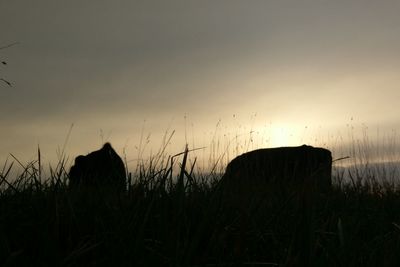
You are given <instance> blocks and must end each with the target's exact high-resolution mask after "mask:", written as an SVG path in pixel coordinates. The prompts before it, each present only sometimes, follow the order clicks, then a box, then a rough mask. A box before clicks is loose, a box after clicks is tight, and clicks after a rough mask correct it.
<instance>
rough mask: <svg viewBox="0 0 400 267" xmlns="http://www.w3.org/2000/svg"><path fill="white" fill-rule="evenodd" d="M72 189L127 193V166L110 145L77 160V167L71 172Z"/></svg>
mask: <svg viewBox="0 0 400 267" xmlns="http://www.w3.org/2000/svg"><path fill="white" fill-rule="evenodd" d="M69 186H70V188H71V189H73V190H76V189H92V188H97V189H106V190H107V189H112V190H114V189H115V190H117V191H125V188H126V171H125V166H124V163H123V161H122V159H121V158H120V156H118V154H117V153H116V152H115V150H114V149H113V148H112V147H111V144H110V143H105V144H104V146H103V147H102V148H101V149H100V150H97V151H93V152H91V153H89V154H88V155H86V156H82V155H80V156H78V157H76V158H75V165H74V166H72V167H71V170H70V172H69Z"/></svg>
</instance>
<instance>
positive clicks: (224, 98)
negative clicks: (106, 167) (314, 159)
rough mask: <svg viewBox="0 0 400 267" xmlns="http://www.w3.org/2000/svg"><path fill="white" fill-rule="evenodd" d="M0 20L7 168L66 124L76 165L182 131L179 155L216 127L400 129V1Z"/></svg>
mask: <svg viewBox="0 0 400 267" xmlns="http://www.w3.org/2000/svg"><path fill="white" fill-rule="evenodd" d="M0 13H1V14H0V29H1V31H0V33H1V35H0V47H1V46H6V45H8V44H11V43H14V42H18V44H17V45H14V46H12V47H9V48H6V49H2V50H0V59H1V60H2V61H6V62H7V63H8V64H7V65H1V66H0V67H1V68H0V78H4V79H6V80H8V81H10V82H12V84H13V87H9V86H7V85H6V84H5V83H3V84H0V101H1V102H0V127H1V131H0V140H1V142H0V160H2V161H4V160H5V158H6V157H7V156H8V155H9V153H13V154H15V155H16V156H17V157H20V158H21V159H22V160H29V159H30V158H31V157H33V156H34V154H35V150H36V147H37V145H40V146H41V148H42V150H45V152H46V157H47V158H46V159H49V160H51V159H52V158H54V157H55V155H56V149H57V147H62V146H63V144H64V141H65V139H66V137H67V134H68V130H69V128H70V126H71V124H74V126H73V129H72V132H71V135H70V138H69V141H68V144H67V153H68V154H69V155H70V156H71V157H73V156H75V155H76V154H77V153H82V154H86V153H88V152H90V151H91V150H94V149H97V148H98V147H99V146H100V145H101V143H102V142H104V141H110V142H111V143H112V144H113V145H114V147H115V148H116V150H117V151H118V152H119V153H121V152H122V150H123V148H124V147H125V148H126V150H127V153H128V155H129V158H130V159H134V158H135V155H136V154H137V150H135V146H137V145H138V144H139V137H140V135H141V131H142V130H141V129H142V128H143V127H144V133H145V135H146V136H147V134H148V133H150V134H151V142H150V144H149V149H148V150H149V152H150V150H152V151H156V150H157V149H158V148H159V146H160V142H161V139H162V134H163V133H164V132H166V131H167V130H170V131H172V130H176V134H175V136H174V139H173V145H171V147H170V149H171V153H178V152H179V151H180V150H181V149H182V148H183V146H184V144H185V142H186V141H185V135H186V140H187V141H188V142H189V143H190V144H191V145H192V146H202V145H205V144H209V143H210V142H211V141H212V138H213V136H214V135H215V131H217V132H218V136H219V138H227V139H230V138H231V137H233V136H235V134H238V133H239V134H243V135H244V136H245V133H246V132H250V130H254V131H255V132H256V133H257V138H259V139H258V141H257V142H258V143H257V144H256V146H280V145H300V144H302V143H305V142H307V143H309V144H312V145H321V144H322V145H324V144H325V143H327V142H331V141H332V140H336V141H335V142H338V141H337V140H340V138H339V137H340V136H346V135H348V129H349V125H350V126H352V125H353V126H355V128H357V127H361V128H362V127H363V126H361V125H364V126H368V127H369V129H371V128H372V129H373V130H372V131H373V132H374V133H375V132H376V129H378V131H380V133H381V135H382V136H383V135H384V134H386V131H391V130H397V129H399V127H400V112H399V111H400V107H399V104H398V103H399V100H400V83H399V80H400V75H399V73H400V72H399V71H400V49H399V47H400V16H399V14H400V1H395V0H393V1H390V0H381V1H372V0H371V1H368V0H363V1H361V0H360V1H329V0H326V1H324V0H319V1H317V0H314V1H300V0H291V1H285V0H276V1H273V0H264V1H261V0H260V1H256V0H248V1H244V0H242V1H239V0H213V1H211V0H210V1H208V0H201V1H200V0H198V1H190V0H181V1H175V0H173V1H172V0H168V1H164V0H158V1H150V0H145V1H134V0H130V1H116V0H113V1H99V0H97V1H82V0H80V1H73V0H69V1H59V0H35V1H27V0H24V1H21V0H2V1H1V2H0ZM144 121H145V122H144ZM219 121H220V122H219ZM218 122H219V123H218ZM216 129H217V130H216ZM357 129H358V128H357ZM328 136H329V137H328ZM253 137H254V136H253ZM245 140H248V139H245ZM240 142H246V141H240ZM241 145H244V144H243V143H241ZM326 145H327V146H329V145H332V144H331V143H329V144H326Z"/></svg>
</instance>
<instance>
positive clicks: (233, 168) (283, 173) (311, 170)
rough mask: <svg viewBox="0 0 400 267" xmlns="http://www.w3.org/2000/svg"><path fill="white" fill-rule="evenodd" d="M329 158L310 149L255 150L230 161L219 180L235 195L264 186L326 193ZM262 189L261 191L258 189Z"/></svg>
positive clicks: (318, 150) (321, 149) (330, 165)
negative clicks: (306, 185) (313, 188)
mask: <svg viewBox="0 0 400 267" xmlns="http://www.w3.org/2000/svg"><path fill="white" fill-rule="evenodd" d="M331 170H332V155H331V152H330V151H329V150H327V149H324V148H316V147H312V146H306V145H303V146H299V147H278V148H268V149H258V150H254V151H251V152H248V153H245V154H242V155H240V156H238V157H236V158H235V159H233V160H232V161H231V162H230V163H229V164H228V166H227V168H226V172H225V174H224V176H223V177H222V180H221V182H222V184H223V187H228V188H229V189H234V190H235V191H237V190H240V191H243V190H248V188H253V189H256V190H263V188H262V186H263V185H275V186H280V187H282V188H285V187H292V186H299V185H303V184H308V185H310V186H313V187H316V188H319V189H322V190H325V189H329V188H330V187H331V185H332V181H331ZM260 186H261V187H260Z"/></svg>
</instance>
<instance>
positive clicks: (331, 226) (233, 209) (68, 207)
mask: <svg viewBox="0 0 400 267" xmlns="http://www.w3.org/2000/svg"><path fill="white" fill-rule="evenodd" d="M34 166H35V165H34V164H31V165H29V166H28V167H27V168H26V169H25V172H24V173H23V174H22V175H21V176H20V177H18V179H16V180H14V181H13V183H11V182H9V181H8V179H7V168H5V170H3V172H2V177H1V184H0V185H1V187H2V191H1V195H0V214H1V215H0V265H1V266H94V265H100V266H238V265H244V266H285V265H286V266H290V265H309V266H400V265H399V264H400V253H399V250H400V212H399V211H400V192H398V191H397V190H395V189H393V188H384V187H382V186H379V185H378V184H375V183H352V184H348V185H343V184H342V185H338V186H337V187H336V188H334V189H333V190H332V191H331V192H325V193H321V194H315V195H313V196H312V198H309V197H307V196H305V195H304V194H301V193H297V192H294V193H293V194H289V195H287V194H286V195H285V196H283V195H282V194H280V192H276V191H275V189H271V188H270V189H266V190H265V192H263V193H262V194H261V195H258V196H259V197H254V198H253V199H251V200H249V201H246V202H242V201H241V200H240V199H239V201H233V202H229V201H227V200H226V199H224V198H222V197H221V194H220V192H219V188H218V186H217V180H218V177H216V176H212V175H209V176H206V175H202V176H196V175H194V174H193V173H187V172H186V171H185V168H184V167H183V168H182V169H181V172H180V173H178V174H177V175H176V176H172V173H171V170H172V169H168V168H164V169H162V168H161V169H159V170H156V169H147V170H145V169H143V171H140V172H139V174H138V175H137V177H136V179H132V180H134V182H131V183H130V186H129V190H128V192H127V193H124V194H108V193H107V192H99V191H95V190H91V191H86V192H80V193H77V192H69V191H68V189H67V184H66V180H67V178H66V173H65V170H64V168H63V164H62V163H61V164H60V165H59V166H57V168H56V170H54V171H53V172H52V173H51V175H50V178H49V179H47V180H44V181H43V179H42V177H41V176H42V174H41V173H40V171H39V170H40V167H39V168H35V167H34ZM183 166H184V165H183ZM174 181H175V182H174ZM176 181H177V182H176Z"/></svg>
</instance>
